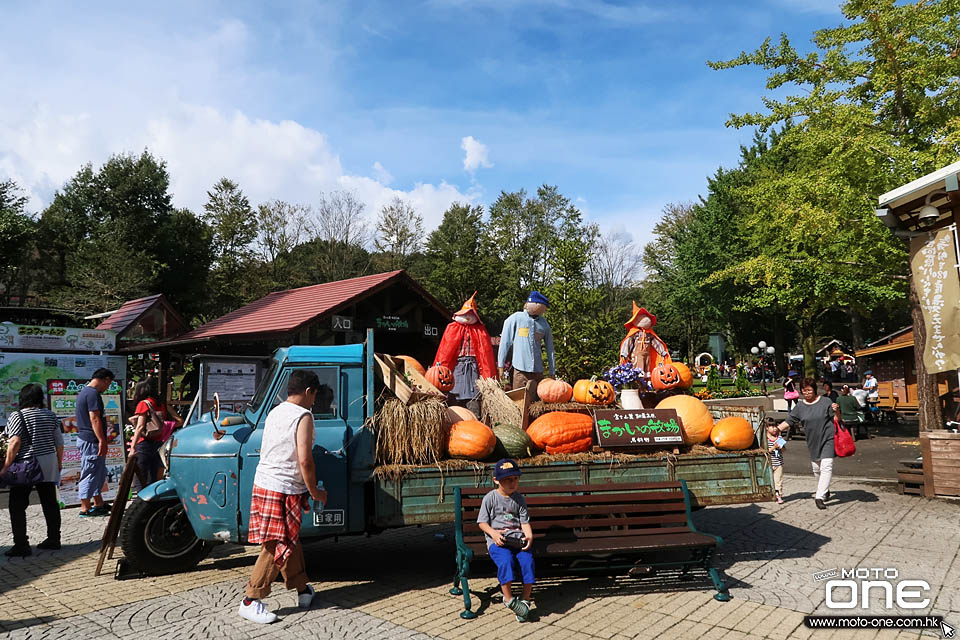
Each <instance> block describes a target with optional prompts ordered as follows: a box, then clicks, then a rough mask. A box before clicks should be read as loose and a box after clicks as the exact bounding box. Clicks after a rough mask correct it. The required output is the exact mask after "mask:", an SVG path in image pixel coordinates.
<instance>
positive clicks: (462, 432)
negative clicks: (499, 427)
mask: <svg viewBox="0 0 960 640" xmlns="http://www.w3.org/2000/svg"><path fill="white" fill-rule="evenodd" d="M496 446H497V436H495V435H493V429H491V428H490V427H488V426H487V425H485V424H483V423H482V422H480V421H479V420H461V421H460V422H455V423H453V425H451V427H450V439H449V441H448V443H447V453H449V454H450V456H451V457H454V458H467V459H468V460H483V459H484V458H486V457H487V456H489V455H490V454H491V453H493V450H494V448H495V447H496Z"/></svg>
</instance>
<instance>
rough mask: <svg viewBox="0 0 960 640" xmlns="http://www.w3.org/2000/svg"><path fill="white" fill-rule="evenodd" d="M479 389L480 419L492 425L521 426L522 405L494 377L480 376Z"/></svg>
mask: <svg viewBox="0 0 960 640" xmlns="http://www.w3.org/2000/svg"><path fill="white" fill-rule="evenodd" d="M477 390H479V391H480V419H481V420H482V421H483V422H486V423H487V424H488V425H490V426H494V425H496V424H509V425H513V426H514V427H519V426H520V425H521V424H523V419H522V416H521V415H520V407H518V406H517V405H516V403H515V402H514V401H513V400H511V399H510V398H509V396H507V394H506V393H505V392H504V391H503V388H502V387H501V386H500V383H499V382H498V381H497V380H495V379H494V378H480V379H478V380H477Z"/></svg>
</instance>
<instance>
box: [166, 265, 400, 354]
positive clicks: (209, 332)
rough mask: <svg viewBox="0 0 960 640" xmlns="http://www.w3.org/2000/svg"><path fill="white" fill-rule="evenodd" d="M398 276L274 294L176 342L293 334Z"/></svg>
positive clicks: (364, 278) (392, 273)
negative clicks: (248, 335)
mask: <svg viewBox="0 0 960 640" xmlns="http://www.w3.org/2000/svg"><path fill="white" fill-rule="evenodd" d="M401 276H405V277H407V278H409V276H406V274H405V273H404V272H403V271H390V272H388V273H378V274H376V275H372V276H362V277H359V278H351V279H349V280H339V281H337V282H327V283H324V284H315V285H311V286H309V287H300V288H299V289H290V290H288V291H275V292H274V293H271V294H268V295H266V296H265V297H263V298H260V299H259V300H257V301H256V302H251V303H250V304H248V305H247V306H245V307H241V308H239V309H237V310H236V311H231V312H230V313H228V314H227V315H225V316H221V317H219V318H217V319H216V320H212V321H210V322H208V323H207V324H205V325H203V326H200V327H197V328H196V329H194V330H193V331H190V332H189V333H186V334H184V335H182V336H180V337H179V338H177V340H176V341H177V342H187V341H193V340H206V339H210V338H215V337H220V336H236V335H243V334H258V333H287V332H290V331H294V330H296V329H297V328H299V327H300V326H301V325H303V324H305V323H307V322H309V321H311V320H313V319H314V318H316V317H317V316H319V315H321V314H323V313H326V312H328V311H330V310H332V309H335V308H337V307H340V306H342V305H344V304H346V303H348V302H350V301H351V300H353V299H354V298H357V297H359V296H361V295H362V294H364V293H367V292H368V291H369V290H370V289H373V288H375V287H379V286H381V285H384V284H386V283H387V282H389V281H392V280H394V279H398V278H400V277H401ZM411 281H412V279H411Z"/></svg>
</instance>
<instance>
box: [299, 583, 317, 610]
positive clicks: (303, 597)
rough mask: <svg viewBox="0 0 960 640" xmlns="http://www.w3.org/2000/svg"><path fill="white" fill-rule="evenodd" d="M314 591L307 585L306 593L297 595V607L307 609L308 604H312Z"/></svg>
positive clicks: (310, 585)
mask: <svg viewBox="0 0 960 640" xmlns="http://www.w3.org/2000/svg"><path fill="white" fill-rule="evenodd" d="M316 593H317V592H316V590H315V589H314V588H313V585H312V584H308V585H307V593H298V594H297V605H299V607H300V608H301V609H309V608H310V603H311V602H313V596H314V595H315V594H316Z"/></svg>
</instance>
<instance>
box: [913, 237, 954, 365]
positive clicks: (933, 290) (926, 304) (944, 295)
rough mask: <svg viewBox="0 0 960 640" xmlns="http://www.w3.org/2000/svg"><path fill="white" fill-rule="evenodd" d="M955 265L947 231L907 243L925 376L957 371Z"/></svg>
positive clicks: (952, 238)
mask: <svg viewBox="0 0 960 640" xmlns="http://www.w3.org/2000/svg"><path fill="white" fill-rule="evenodd" d="M956 265H957V249H956V246H955V245H954V237H953V231H952V230H951V229H949V228H947V229H941V230H940V231H937V232H934V233H930V234H925V235H923V236H921V237H918V238H914V239H913V240H911V242H910V269H911V270H912V272H913V278H914V284H915V285H916V288H917V297H918V298H919V300H920V310H921V311H922V312H923V323H924V325H925V326H926V329H927V340H926V343H927V344H926V347H925V348H924V351H923V364H924V366H926V368H927V371H928V372H929V373H940V372H943V371H954V370H956V369H957V368H960V331H958V327H960V277H958V274H957V266H956Z"/></svg>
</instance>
